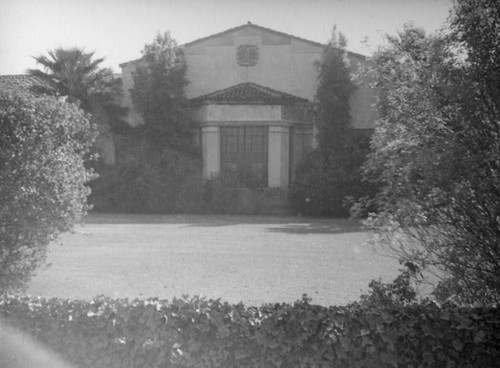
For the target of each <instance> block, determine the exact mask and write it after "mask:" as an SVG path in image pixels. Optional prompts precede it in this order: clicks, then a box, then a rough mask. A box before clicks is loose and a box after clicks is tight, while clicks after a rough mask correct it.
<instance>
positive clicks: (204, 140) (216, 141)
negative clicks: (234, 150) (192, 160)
mask: <svg viewBox="0 0 500 368" xmlns="http://www.w3.org/2000/svg"><path fill="white" fill-rule="evenodd" d="M201 152H202V160H203V168H202V177H203V179H210V178H212V177H213V176H216V175H218V174H219V173H220V128H219V127H217V126H209V127H202V128H201Z"/></svg>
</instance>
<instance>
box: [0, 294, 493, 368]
mask: <svg viewBox="0 0 500 368" xmlns="http://www.w3.org/2000/svg"><path fill="white" fill-rule="evenodd" d="M0 317H3V318H4V319H5V320H6V321H7V322H8V323H10V324H11V325H13V326H14V327H16V328H18V329H20V330H23V331H26V332H28V333H30V334H32V335H34V336H35V337H36V338H38V339H39V340H40V341H43V342H44V343H45V344H47V345H48V347H50V348H51V349H52V350H54V351H56V352H58V353H59V354H60V355H61V356H62V357H64V358H65V359H66V360H68V361H69V362H71V363H73V364H74V365H75V366H76V367H81V368H84V367H93V368H99V367H120V368H127V367H370V368H373V367H412V366H413V367H448V366H453V367H495V366H498V362H499V361H500V313H499V310H498V309H495V308H490V309H471V308H458V307H454V306H447V307H438V306H436V305H434V304H426V305H419V304H412V305H407V306H397V305H394V306H391V307H384V308H382V307H376V306H367V305H361V304H352V305H350V306H345V307H322V306H316V305H311V304H310V303H309V300H308V299H307V298H305V297H304V298H303V299H302V300H300V301H297V302H296V303H294V304H269V305H263V306H261V307H259V308H256V307H245V306H243V305H242V304H236V305H231V304H228V303H223V302H221V301H219V300H205V299H199V298H193V299H174V300H173V301H172V302H170V303H169V302H167V301H161V300H157V299H150V300H134V301H131V302H129V301H128V300H118V299H109V298H105V297H98V298H95V299H94V300H92V301H78V300H63V299H51V300H46V299H41V298H30V297H15V296H10V295H3V296H1V297H0Z"/></svg>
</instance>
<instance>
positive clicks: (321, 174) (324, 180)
mask: <svg viewBox="0 0 500 368" xmlns="http://www.w3.org/2000/svg"><path fill="white" fill-rule="evenodd" d="M349 139H350V141H351V144H350V149H349V150H348V151H347V150H346V151H340V152H337V153H335V154H333V155H332V156H331V157H329V158H325V157H324V155H323V154H322V153H321V151H320V150H315V151H313V152H311V153H310V154H309V155H308V156H307V157H306V158H305V159H304V161H303V162H302V163H301V164H300V165H299V167H298V168H297V176H296V180H295V182H294V183H293V185H292V188H291V203H292V206H293V207H294V209H295V210H296V212H299V213H301V214H303V215H309V216H337V217H347V216H349V213H350V207H351V206H352V202H353V201H355V200H359V199H361V198H363V197H367V196H370V195H372V194H373V193H374V192H375V186H374V185H373V184H372V183H369V182H365V181H362V176H361V166H362V165H363V160H364V159H365V157H366V152H368V141H369V137H368V136H367V135H363V134H354V133H352V136H351V138H349Z"/></svg>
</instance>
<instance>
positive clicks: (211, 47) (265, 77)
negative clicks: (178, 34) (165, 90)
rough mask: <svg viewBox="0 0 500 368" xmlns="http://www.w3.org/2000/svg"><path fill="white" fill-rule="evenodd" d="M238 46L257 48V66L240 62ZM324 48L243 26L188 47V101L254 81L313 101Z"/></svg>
mask: <svg viewBox="0 0 500 368" xmlns="http://www.w3.org/2000/svg"><path fill="white" fill-rule="evenodd" d="M239 45H256V46H257V47H258V53H259V56H258V61H257V64H256V65H254V66H240V65H238V62H237V56H236V55H237V49H238V46H239ZM321 51H322V47H321V46H320V45H315V44H312V43H309V42H305V41H302V40H296V39H293V38H291V37H285V36H280V35H275V34H272V33H270V32H265V31H264V30H261V29H258V28H253V27H251V26H250V27H244V28H242V29H239V30H237V31H235V32H231V33H229V34H224V35H221V36H217V37H214V38H208V39H206V40H202V41H198V42H195V43H193V44H188V45H186V47H185V55H186V60H187V63H188V71H187V78H188V80H189V81H190V82H191V83H190V84H189V85H188V87H187V89H186V94H187V96H188V97H189V98H191V97H197V96H200V95H203V94H206V93H210V92H213V91H217V90H220V89H224V88H227V87H230V86H233V85H236V84H239V83H244V82H253V83H257V84H260V85H263V86H266V87H270V88H273V89H276V90H278V91H283V92H287V93H291V94H293V95H295V96H298V97H303V98H307V99H309V100H312V99H313V98H314V94H315V90H316V70H315V66H314V63H315V61H316V60H318V59H319V57H320V55H321Z"/></svg>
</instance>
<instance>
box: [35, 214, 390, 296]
mask: <svg viewBox="0 0 500 368" xmlns="http://www.w3.org/2000/svg"><path fill="white" fill-rule="evenodd" d="M368 237H369V234H368V233H367V232H363V231H361V229H360V228H359V226H358V225H357V224H356V223H354V222H352V221H348V220H327V219H309V218H293V217H290V218H282V217H245V216H195V215H189V216H175V215H165V216H138V215H91V216H89V217H88V218H86V220H85V225H84V226H82V227H80V226H79V227H77V228H76V231H75V233H73V234H64V235H63V237H62V240H63V245H62V246H58V245H53V246H52V247H51V248H50V251H49V256H48V261H49V262H50V263H51V266H50V267H49V268H47V269H45V270H42V271H40V272H39V273H38V275H37V276H36V277H35V278H34V279H33V280H32V282H31V284H30V287H29V289H28V291H27V294H31V295H40V296H45V297H71V298H80V299H81V298H91V297H94V296H96V295H100V294H104V295H107V296H110V297H115V298H136V297H137V298H148V297H158V298H161V299H172V298H174V297H181V296H182V295H191V296H192V295H204V296H206V297H208V298H212V299H217V298H221V299H222V300H224V301H228V302H232V303H237V302H240V301H242V302H244V303H245V304H246V305H260V304H262V303H268V302H271V303H276V302H278V303H281V302H293V301H295V300H297V299H299V298H300V297H301V295H302V294H303V293H307V294H308V295H309V296H310V297H311V298H312V299H313V303H316V304H322V305H340V304H346V303H348V302H350V301H354V300H356V299H358V297H359V295H360V294H361V292H362V290H363V291H366V290H367V285H368V283H369V282H370V280H372V279H374V278H382V280H384V281H389V280H392V279H393V278H394V277H395V276H396V274H397V269H398V263H397V262H396V261H395V260H393V259H390V258H387V257H384V256H382V255H380V254H378V253H376V252H375V251H374V250H372V249H371V248H370V247H369V246H368V245H366V244H365V241H366V240H367V239H368Z"/></svg>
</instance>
